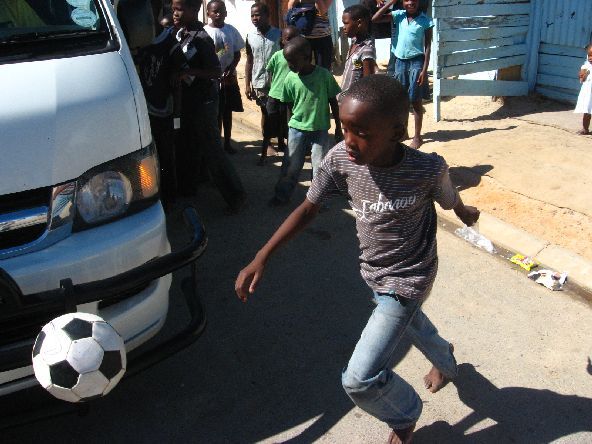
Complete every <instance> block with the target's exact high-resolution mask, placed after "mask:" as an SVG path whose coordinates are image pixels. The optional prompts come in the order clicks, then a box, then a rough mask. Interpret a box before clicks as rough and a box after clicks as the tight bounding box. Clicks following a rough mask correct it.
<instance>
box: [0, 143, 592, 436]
mask: <svg viewBox="0 0 592 444" xmlns="http://www.w3.org/2000/svg"><path fill="white" fill-rule="evenodd" d="M244 146H247V147H248V148H246V149H242V150H241V152H240V153H239V154H237V155H236V156H235V158H234V160H235V164H236V165H237V167H238V168H240V171H241V175H242V177H243V179H244V181H245V184H246V186H247V189H248V192H249V195H250V201H249V206H248V207H247V208H246V209H245V210H244V211H243V213H241V214H239V215H228V214H227V213H226V211H225V209H224V205H223V203H222V200H221V198H220V196H219V194H218V193H217V191H216V190H215V189H214V188H213V187H212V186H211V185H204V186H202V187H201V189H200V192H199V196H198V198H197V200H196V206H197V208H198V211H199V212H200V214H201V216H202V218H203V220H204V223H205V225H206V227H207V229H208V233H209V246H208V251H207V252H206V254H205V255H204V257H203V258H202V259H201V261H200V272H199V273H200V290H201V295H202V297H203V300H204V303H205V305H206V309H207V312H208V327H207V330H206V332H205V334H204V336H203V337H202V338H201V339H200V340H199V342H198V343H196V344H195V345H194V346H192V347H191V348H190V349H188V350H186V351H184V352H182V353H180V354H178V355H176V356H175V357H173V358H171V359H169V360H167V361H165V362H163V363H161V364H159V365H158V366H156V367H154V368H152V369H151V370H149V371H147V372H145V373H143V374H141V375H138V376H136V377H134V378H131V379H129V380H127V381H125V382H123V383H121V384H120V386H119V387H117V388H116V389H115V390H114V391H113V392H112V393H111V394H110V395H108V396H107V397H106V398H105V399H102V400H99V401H97V402H96V403H94V404H93V406H92V407H91V410H90V413H89V414H88V415H87V416H84V417H77V416H75V415H68V416H61V417H58V418H53V419H49V420H44V421H41V422H37V423H35V424H31V425H28V426H22V427H18V428H13V429H9V430H4V431H0V440H1V441H2V442H19V443H23V442H38V441H44V442H83V441H84V442H101V443H102V442H126V443H128V442H196V443H226V442H228V443H250V442H269V443H271V442H290V443H307V442H313V441H323V442H329V443H341V442H347V443H371V442H384V441H385V440H386V437H387V434H388V428H387V427H386V426H385V425H384V424H381V423H380V422H378V421H377V420H375V419H374V418H372V417H370V416H368V415H367V414H365V413H364V412H362V411H360V410H359V409H357V408H354V406H353V404H352V403H351V401H350V400H349V398H347V396H346V395H345V394H344V392H343V390H342V388H341V384H340V372H341V369H342V368H343V366H344V365H345V364H346V363H347V360H348V357H349V355H350V353H351V351H352V349H353V346H354V344H355V342H356V340H357V338H358V337H359V334H360V332H361V330H362V328H363V326H364V324H365V322H366V320H367V318H368V316H369V314H370V312H371V310H372V303H371V302H370V291H369V290H368V288H367V287H366V286H365V284H364V282H363V281H362V279H361V277H360V275H359V272H358V268H357V254H358V247H357V240H356V237H355V231H354V220H353V217H352V216H351V214H350V213H349V212H347V211H345V210H344V208H345V205H344V202H341V201H336V202H335V203H334V204H333V205H332V206H331V208H330V209H329V210H328V211H325V212H323V213H321V214H320V215H319V216H318V218H317V220H316V221H315V222H314V223H313V225H312V226H311V227H310V228H308V229H307V230H306V231H305V232H304V233H302V234H301V235H300V237H299V238H297V239H295V240H293V241H292V242H291V243H290V244H289V245H287V246H286V247H285V248H284V249H283V250H281V251H279V252H278V254H277V255H276V256H275V258H274V260H273V262H272V263H271V264H270V265H269V267H268V269H267V273H266V275H265V277H264V281H263V282H262V284H261V286H260V287H259V289H258V292H257V294H256V295H255V296H254V297H253V298H252V300H251V301H250V302H249V303H247V304H242V303H240V302H239V300H238V299H237V298H236V296H235V295H234V292H233V285H234V279H235V277H236V274H237V272H238V271H239V270H240V268H241V267H242V266H243V265H245V264H246V263H247V262H248V261H249V259H250V258H251V256H252V255H253V254H254V253H255V251H256V250H257V248H258V247H259V246H260V245H261V244H262V242H263V241H264V240H265V239H266V238H267V237H268V236H269V235H270V234H271V233H272V232H273V230H274V229H275V228H276V227H277V225H278V224H279V223H280V222H281V221H282V220H283V218H284V217H285V216H286V215H287V214H288V213H289V211H290V208H280V209H277V208H276V209H272V208H268V207H267V206H266V201H267V199H268V198H269V197H271V189H272V186H273V181H274V180H275V178H276V175H277V173H278V166H277V165H268V166H266V167H264V168H260V167H255V166H254V163H255V160H256V157H255V153H256V151H257V149H256V148H255V147H253V146H252V145H251V144H250V143H243V144H242V147H243V148H244ZM303 196H304V188H301V189H299V190H298V193H297V196H296V197H295V199H294V200H295V201H298V200H299V199H301V198H302V197H303ZM169 228H170V238H171V241H172V243H173V245H180V244H181V243H182V241H183V239H184V233H183V230H182V228H181V223H180V218H179V217H178V216H176V215H173V216H172V217H171V218H170V227H169ZM438 242H439V253H440V270H439V275H438V279H437V282H436V285H435V287H434V290H433V292H432V295H431V297H430V299H429V300H428V301H427V303H426V304H425V311H426V313H427V314H428V316H430V318H431V319H432V320H433V322H434V323H435V324H436V325H437V326H438V327H439V329H440V331H441V333H442V335H443V336H444V337H446V338H447V339H449V340H450V341H452V342H453V343H454V344H455V347H456V350H457V351H456V355H457V360H458V362H459V364H460V376H459V378H458V379H457V380H456V381H455V382H454V384H449V385H448V386H446V387H445V388H444V389H443V390H442V391H441V392H439V393H438V394H435V395H432V394H430V393H429V392H427V391H426V390H425V389H423V388H422V381H421V380H422V376H423V375H424V373H425V372H426V371H427V370H428V369H429V364H428V362H427V361H426V360H425V359H424V358H423V356H421V354H420V353H419V352H418V351H417V350H415V349H411V350H409V352H408V353H407V356H406V357H405V359H404V360H403V361H402V362H401V363H400V364H398V366H397V371H399V372H400V374H401V375H402V376H403V377H404V378H406V379H407V380H408V381H409V382H410V383H411V384H412V385H413V386H414V387H415V388H416V390H418V392H419V393H420V395H421V397H422V399H423V400H424V412H423V415H422V418H421V420H420V422H419V423H418V426H417V432H416V441H415V442H417V443H422V442H444V443H458V442H461V443H464V442H471V443H473V442H475V443H476V442H479V443H483V442H485V443H494V442H495V443H499V442H550V441H554V440H559V441H560V442H573V443H576V442H577V443H580V442H581V443H584V442H592V368H590V366H589V365H588V361H587V360H588V357H589V356H590V355H591V354H592V340H591V338H592V322H590V320H591V319H592V316H591V315H592V310H591V308H590V306H589V305H587V304H585V303H584V302H581V301H580V300H578V298H577V297H576V296H574V295H570V294H568V293H562V292H551V291H549V290H547V289H545V288H543V287H540V286H537V285H536V284H534V283H533V282H531V281H529V280H528V279H527V278H526V277H525V275H524V274H523V273H521V272H520V271H518V270H516V269H515V268H514V266H513V265H512V264H510V263H507V262H504V261H502V260H501V259H499V258H497V257H495V256H492V255H489V254H488V253H485V252H482V251H480V250H477V249H475V248H473V247H472V246H470V245H468V244H466V243H465V242H464V241H462V240H460V239H458V238H456V237H455V236H454V235H453V234H450V233H448V232H446V230H440V232H439V235H438ZM181 277H182V276H176V277H175V282H174V291H173V295H172V304H171V314H170V318H169V322H168V323H167V325H166V326H165V334H168V333H170V332H171V331H173V330H175V329H176V328H178V326H179V325H180V324H181V322H182V321H183V320H185V318H186V315H185V314H184V312H183V307H182V303H181V299H180V296H179V294H178V292H179V282H180V278H181ZM404 351H407V350H404ZM402 354H404V353H402ZM1 403H2V400H0V404H1Z"/></svg>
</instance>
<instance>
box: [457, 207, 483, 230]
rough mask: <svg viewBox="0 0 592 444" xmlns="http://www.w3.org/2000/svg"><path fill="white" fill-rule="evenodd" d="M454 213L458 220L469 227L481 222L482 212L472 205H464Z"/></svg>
mask: <svg viewBox="0 0 592 444" xmlns="http://www.w3.org/2000/svg"><path fill="white" fill-rule="evenodd" d="M454 212H455V213H456V215H457V216H458V218H459V219H460V220H461V221H462V222H463V223H464V224H465V225H466V226H467V227H470V226H471V225H473V224H474V223H475V222H477V221H478V220H479V215H480V214H481V212H480V211H479V210H478V209H477V208H475V207H472V206H470V205H463V206H462V207H460V208H455V209H454Z"/></svg>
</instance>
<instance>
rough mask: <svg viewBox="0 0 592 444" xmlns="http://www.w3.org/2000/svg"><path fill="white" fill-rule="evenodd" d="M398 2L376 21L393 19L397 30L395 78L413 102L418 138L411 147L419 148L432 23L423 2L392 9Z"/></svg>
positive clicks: (416, 0)
mask: <svg viewBox="0 0 592 444" xmlns="http://www.w3.org/2000/svg"><path fill="white" fill-rule="evenodd" d="M397 1H398V0H390V1H388V2H387V3H385V4H384V6H382V8H380V9H379V10H378V11H377V12H376V14H374V17H372V21H373V22H374V23H380V22H385V21H390V20H392V22H393V27H396V29H397V33H396V39H394V40H393V42H392V43H391V45H392V46H393V48H392V52H393V53H394V55H395V57H396V58H397V60H396V62H395V78H396V79H397V80H398V81H399V82H401V84H402V85H403V87H404V88H405V89H406V90H407V91H408V92H409V100H410V101H411V104H412V106H413V117H414V120H415V135H414V137H413V140H412V141H411V144H410V147H411V148H419V147H420V146H421V145H422V143H423V139H422V138H421V126H422V123H423V107H422V105H421V100H422V90H423V87H424V85H427V81H428V74H427V72H428V65H429V63H430V53H431V46H432V28H433V27H434V23H433V22H432V20H431V19H430V18H429V17H428V16H426V15H425V14H424V13H423V12H421V10H420V7H419V3H420V2H419V0H403V9H401V10H391V7H392V6H393V5H394V4H395V3H397Z"/></svg>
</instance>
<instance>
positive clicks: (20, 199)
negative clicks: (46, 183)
mask: <svg viewBox="0 0 592 444" xmlns="http://www.w3.org/2000/svg"><path fill="white" fill-rule="evenodd" d="M50 199H51V188H50V187H46V188H38V189H36V190H29V191H23V192H20V193H12V194H5V195H3V196H0V220H4V221H6V220H10V216H11V214H13V213H17V212H19V211H23V210H29V209H34V208H43V207H44V208H46V209H47V208H49V206H50ZM46 229H47V221H45V222H44V223H39V224H35V225H31V226H26V227H22V228H18V229H9V230H7V231H3V230H0V250H6V249H10V248H15V247H18V246H20V245H25V244H27V243H29V242H33V241H34V240H36V239H38V238H39V237H41V236H42V235H43V233H44V232H45V230H46Z"/></svg>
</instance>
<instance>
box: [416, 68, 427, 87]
mask: <svg viewBox="0 0 592 444" xmlns="http://www.w3.org/2000/svg"><path fill="white" fill-rule="evenodd" d="M427 78H428V72H427V71H425V70H423V69H422V70H421V72H420V73H419V77H418V78H417V84H418V85H420V86H421V85H423V84H424V82H425V81H426V80H427Z"/></svg>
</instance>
